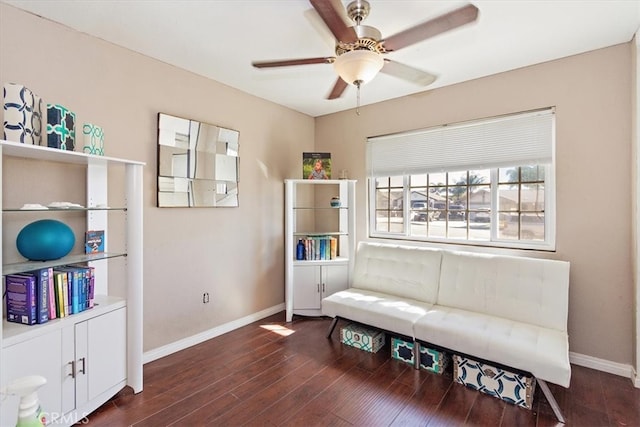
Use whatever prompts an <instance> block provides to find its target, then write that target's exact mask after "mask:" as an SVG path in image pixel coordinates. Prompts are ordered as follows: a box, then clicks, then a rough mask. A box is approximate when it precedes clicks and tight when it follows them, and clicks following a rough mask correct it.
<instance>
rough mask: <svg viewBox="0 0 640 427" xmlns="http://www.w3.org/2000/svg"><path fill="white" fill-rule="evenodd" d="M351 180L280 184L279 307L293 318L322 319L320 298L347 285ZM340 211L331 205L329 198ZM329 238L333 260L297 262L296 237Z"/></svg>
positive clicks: (352, 218) (350, 254)
mask: <svg viewBox="0 0 640 427" xmlns="http://www.w3.org/2000/svg"><path fill="white" fill-rule="evenodd" d="M355 184H356V181H354V180H304V179H287V180H285V215H286V218H285V306H286V320H287V322H290V321H291V320H292V319H293V315H294V314H296V315H303V316H320V315H322V298H324V297H326V296H328V295H331V294H332V293H334V292H338V291H340V290H343V289H346V288H347V287H348V286H349V277H350V276H351V272H352V271H353V254H354V251H355V245H356V236H355V217H356V216H355V188H356V186H355ZM336 196H337V197H339V198H340V203H341V205H340V207H337V208H336V207H331V205H330V201H331V198H332V197H336ZM312 236H330V237H334V238H336V239H337V240H338V250H337V257H336V258H335V259H330V260H297V259H296V245H297V243H298V240H299V239H304V238H306V237H312Z"/></svg>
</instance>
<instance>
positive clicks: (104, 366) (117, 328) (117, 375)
mask: <svg viewBox="0 0 640 427" xmlns="http://www.w3.org/2000/svg"><path fill="white" fill-rule="evenodd" d="M87 325H88V331H87V338H88V346H87V366H86V369H87V376H88V380H89V389H88V395H89V400H92V399H95V398H96V397H97V396H98V395H100V394H101V393H104V392H105V391H106V390H108V389H109V388H111V387H113V386H115V385H116V384H118V383H119V382H121V381H124V380H125V379H126V378H127V312H126V309H125V308H121V309H118V310H114V311H112V312H109V313H107V314H103V315H102V316H98V317H94V318H93V319H90V320H88V321H87Z"/></svg>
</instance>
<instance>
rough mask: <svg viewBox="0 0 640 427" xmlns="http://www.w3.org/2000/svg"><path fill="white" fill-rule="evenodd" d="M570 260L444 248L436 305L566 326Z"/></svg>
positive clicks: (565, 328) (557, 326) (565, 327)
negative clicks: (458, 250) (478, 252)
mask: <svg viewBox="0 0 640 427" xmlns="http://www.w3.org/2000/svg"><path fill="white" fill-rule="evenodd" d="M568 298H569V263H568V262H565V261H555V260H547V259H535V258H521V257H512V256H500V255H486V254H474V253H466V252H450V251H443V254H442V271H441V276H440V290H439V293H438V304H439V305H445V306H449V307H454V308H460V309H465V310H470V311H475V312H478V313H485V314H490V315H493V316H498V317H503V318H506V319H511V320H515V321H520V322H526V323H530V324H534V325H539V326H543V327H547V328H552V329H556V330H560V331H565V332H566V330H567V314H568V313H567V312H568Z"/></svg>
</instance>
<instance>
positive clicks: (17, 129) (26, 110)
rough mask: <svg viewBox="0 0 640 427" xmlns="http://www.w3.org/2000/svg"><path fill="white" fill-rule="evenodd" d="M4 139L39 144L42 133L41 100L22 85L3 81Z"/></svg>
mask: <svg viewBox="0 0 640 427" xmlns="http://www.w3.org/2000/svg"><path fill="white" fill-rule="evenodd" d="M2 89H3V98H4V107H3V109H4V136H3V137H4V139H6V140H7V141H14V142H22V143H23V144H35V145H40V139H41V134H42V100H41V99H40V97H39V96H38V95H36V94H35V93H33V92H31V91H30V90H29V89H28V88H26V87H25V86H23V85H19V84H15V83H5V85H4V86H3V88H2Z"/></svg>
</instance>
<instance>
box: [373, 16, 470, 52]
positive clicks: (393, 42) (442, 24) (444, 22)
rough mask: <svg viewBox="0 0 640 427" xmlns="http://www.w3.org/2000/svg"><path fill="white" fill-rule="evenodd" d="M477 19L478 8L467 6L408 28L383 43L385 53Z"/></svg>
mask: <svg viewBox="0 0 640 427" xmlns="http://www.w3.org/2000/svg"><path fill="white" fill-rule="evenodd" d="M477 18H478V8H477V7H475V6H474V5H472V4H468V5H466V6H463V7H461V8H459V9H456V10H453V11H451V12H449V13H445V14H444V15H441V16H439V17H437V18H434V19H431V20H429V21H427V22H423V23H422V24H419V25H416V26H415V27H411V28H408V29H406V30H404V31H402V32H399V33H398V34H394V35H393V36H391V37H389V38H388V39H385V40H384V41H383V44H384V48H385V49H386V50H387V51H393V50H398V49H401V48H403V47H407V46H410V45H412V44H414V43H418V42H420V41H422V40H425V39H428V38H429V37H433V36H435V35H438V34H440V33H444V32H445V31H449V30H452V29H454V28H458V27H460V26H462V25H465V24H468V23H471V22H473V21H475V20H476V19H477Z"/></svg>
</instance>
